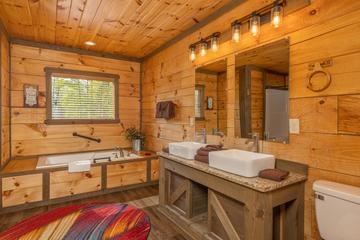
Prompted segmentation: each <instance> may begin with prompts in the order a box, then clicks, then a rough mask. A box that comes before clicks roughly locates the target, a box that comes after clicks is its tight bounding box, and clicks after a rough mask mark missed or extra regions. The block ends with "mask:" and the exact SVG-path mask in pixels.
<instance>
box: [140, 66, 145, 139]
mask: <svg viewBox="0 0 360 240" xmlns="http://www.w3.org/2000/svg"><path fill="white" fill-rule="evenodd" d="M144 75H145V72H144V64H143V63H140V81H139V94H140V100H139V101H140V127H139V129H140V132H141V131H142V118H143V114H142V110H143V101H142V100H143V94H142V91H143V87H142V85H143V80H144Z"/></svg>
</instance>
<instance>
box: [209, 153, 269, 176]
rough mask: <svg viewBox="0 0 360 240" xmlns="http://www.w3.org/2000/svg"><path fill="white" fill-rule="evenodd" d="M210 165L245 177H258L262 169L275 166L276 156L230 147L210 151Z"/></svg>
mask: <svg viewBox="0 0 360 240" xmlns="http://www.w3.org/2000/svg"><path fill="white" fill-rule="evenodd" d="M209 166H210V167H213V168H217V169H220V170H223V171H226V172H230V173H234V174H237V175H240V176H244V177H256V176H257V175H258V173H259V171H261V170H264V169H268V168H275V157H274V156H273V155H269V154H262V153H254V152H248V151H242V150H237V149H229V150H224V151H218V152H210V153H209Z"/></svg>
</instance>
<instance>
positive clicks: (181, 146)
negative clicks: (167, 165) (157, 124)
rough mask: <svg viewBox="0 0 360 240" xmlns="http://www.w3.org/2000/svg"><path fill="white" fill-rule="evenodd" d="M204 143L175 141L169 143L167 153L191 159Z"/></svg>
mask: <svg viewBox="0 0 360 240" xmlns="http://www.w3.org/2000/svg"><path fill="white" fill-rule="evenodd" d="M205 146H206V144H203V143H197V142H175V143H169V153H170V154H171V155H175V156H178V157H181V158H185V159H189V160H192V159H194V157H195V155H196V152H197V150H198V149H199V148H201V147H205Z"/></svg>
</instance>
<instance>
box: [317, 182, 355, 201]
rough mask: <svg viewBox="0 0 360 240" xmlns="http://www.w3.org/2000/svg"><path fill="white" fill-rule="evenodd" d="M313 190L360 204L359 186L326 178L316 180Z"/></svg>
mask: <svg viewBox="0 0 360 240" xmlns="http://www.w3.org/2000/svg"><path fill="white" fill-rule="evenodd" d="M313 190H314V191H315V192H319V193H323V194H326V195H329V196H333V197H337V198H341V199H343V200H346V201H350V202H353V203H356V204H360V188H359V187H355V186H351V185H346V184H341V183H336V182H330V181H325V180H318V181H315V182H314V184H313Z"/></svg>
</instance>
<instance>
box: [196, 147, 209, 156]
mask: <svg viewBox="0 0 360 240" xmlns="http://www.w3.org/2000/svg"><path fill="white" fill-rule="evenodd" d="M209 152H210V151H207V150H205V149H202V148H200V149H199V150H197V152H196V153H197V155H199V156H205V157H208V156H209Z"/></svg>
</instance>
